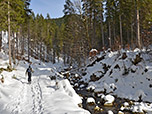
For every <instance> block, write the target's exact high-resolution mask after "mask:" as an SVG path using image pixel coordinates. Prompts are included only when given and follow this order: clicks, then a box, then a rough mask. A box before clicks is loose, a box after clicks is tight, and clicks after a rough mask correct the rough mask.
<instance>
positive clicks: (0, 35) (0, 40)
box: [0, 31, 2, 52]
mask: <svg viewBox="0 0 152 114" xmlns="http://www.w3.org/2000/svg"><path fill="white" fill-rule="evenodd" d="M1 49H2V31H1V32H0V52H1Z"/></svg>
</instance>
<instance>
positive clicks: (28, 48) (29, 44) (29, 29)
mask: <svg viewBox="0 0 152 114" xmlns="http://www.w3.org/2000/svg"><path fill="white" fill-rule="evenodd" d="M28 62H30V20H28Z"/></svg>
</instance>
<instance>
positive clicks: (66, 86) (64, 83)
mask: <svg viewBox="0 0 152 114" xmlns="http://www.w3.org/2000/svg"><path fill="white" fill-rule="evenodd" d="M58 88H59V89H60V90H61V91H65V93H67V94H68V95H69V96H70V97H72V98H73V100H74V103H75V104H80V103H82V100H81V98H80V96H79V95H78V94H76V92H75V90H74V89H73V88H72V86H71V85H70V82H69V81H68V80H67V79H65V80H61V81H59V82H58Z"/></svg>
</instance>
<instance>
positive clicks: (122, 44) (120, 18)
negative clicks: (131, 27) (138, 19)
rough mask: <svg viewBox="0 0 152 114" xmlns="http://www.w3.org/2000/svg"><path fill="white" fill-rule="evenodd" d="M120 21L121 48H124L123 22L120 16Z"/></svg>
mask: <svg viewBox="0 0 152 114" xmlns="http://www.w3.org/2000/svg"><path fill="white" fill-rule="evenodd" d="M119 21H120V40H121V48H123V39H122V20H121V15H119Z"/></svg>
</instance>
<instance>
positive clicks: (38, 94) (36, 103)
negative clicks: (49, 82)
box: [31, 77, 44, 114]
mask: <svg viewBox="0 0 152 114" xmlns="http://www.w3.org/2000/svg"><path fill="white" fill-rule="evenodd" d="M39 79H40V77H38V79H35V81H34V82H33V84H32V85H31V91H32V97H33V108H32V111H33V113H34V114H43V110H44V109H43V105H42V91H41V86H40V84H39Z"/></svg>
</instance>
